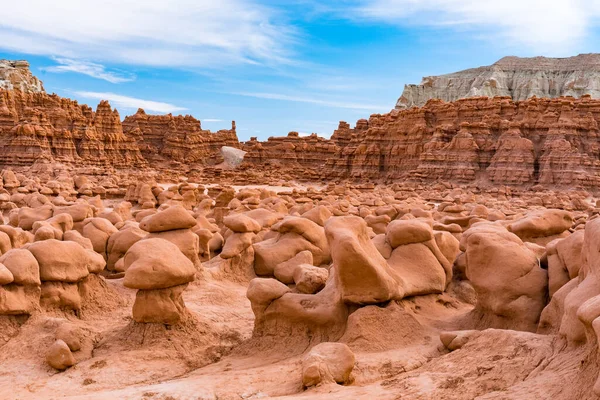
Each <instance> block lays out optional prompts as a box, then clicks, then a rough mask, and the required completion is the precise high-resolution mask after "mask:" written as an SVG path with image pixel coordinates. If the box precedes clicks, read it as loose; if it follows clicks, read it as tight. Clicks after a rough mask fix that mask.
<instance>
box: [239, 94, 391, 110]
mask: <svg viewBox="0 0 600 400" xmlns="http://www.w3.org/2000/svg"><path fill="white" fill-rule="evenodd" d="M231 94H236V95H239V96H246V97H255V98H259V99H268V100H283V101H293V102H297V103H310V104H317V105H320V106H325V107H332V108H349V109H353V110H367V111H379V112H387V111H389V109H390V107H389V106H385V105H375V104H361V103H349V102H344V101H336V100H324V99H317V98H313V97H301V96H288V95H285V94H279V93H263V92H235V93H231Z"/></svg>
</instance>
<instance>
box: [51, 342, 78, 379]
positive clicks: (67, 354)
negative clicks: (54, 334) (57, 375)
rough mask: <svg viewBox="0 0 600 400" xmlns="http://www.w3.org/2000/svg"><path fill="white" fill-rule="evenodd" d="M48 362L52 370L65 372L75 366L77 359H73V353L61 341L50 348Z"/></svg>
mask: <svg viewBox="0 0 600 400" xmlns="http://www.w3.org/2000/svg"><path fill="white" fill-rule="evenodd" d="M46 362H47V363H48V364H49V365H50V366H51V367H52V368H56V369H57V370H59V371H64V370H65V369H67V368H69V367H72V366H73V365H75V357H73V353H71V349H69V346H68V345H67V344H66V343H65V342H64V341H63V340H60V339H59V340H57V341H56V342H54V344H53V345H52V346H50V347H49V348H48V351H47V353H46Z"/></svg>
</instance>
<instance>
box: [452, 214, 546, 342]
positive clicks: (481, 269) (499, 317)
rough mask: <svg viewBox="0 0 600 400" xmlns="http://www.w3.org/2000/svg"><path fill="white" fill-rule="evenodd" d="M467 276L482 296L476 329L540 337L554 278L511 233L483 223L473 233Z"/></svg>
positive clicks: (465, 243)
mask: <svg viewBox="0 0 600 400" xmlns="http://www.w3.org/2000/svg"><path fill="white" fill-rule="evenodd" d="M461 247H462V248H464V249H466V252H465V255H466V270H465V273H466V276H467V278H468V279H469V281H471V283H472V285H473V288H474V289H475V291H476V292H477V304H476V306H475V309H474V310H473V311H472V317H473V321H474V322H475V325H476V326H475V327H476V328H478V329H479V328H500V329H515V330H525V331H531V332H535V331H536V329H537V324H538V321H539V318H540V314H541V312H542V309H543V308H544V306H545V305H546V296H547V290H548V274H547V272H546V270H544V269H542V268H541V266H540V263H539V260H538V258H537V257H536V255H535V253H533V252H532V251H531V250H530V249H529V248H528V247H527V246H526V245H525V244H524V243H523V242H522V241H521V239H519V237H518V236H516V235H515V234H513V233H510V232H508V231H507V230H506V228H504V227H502V226H500V225H495V224H490V223H483V224H481V225H479V224H478V225H476V226H474V227H472V228H470V229H469V230H467V231H466V232H465V233H464V234H463V237H462V240H461Z"/></svg>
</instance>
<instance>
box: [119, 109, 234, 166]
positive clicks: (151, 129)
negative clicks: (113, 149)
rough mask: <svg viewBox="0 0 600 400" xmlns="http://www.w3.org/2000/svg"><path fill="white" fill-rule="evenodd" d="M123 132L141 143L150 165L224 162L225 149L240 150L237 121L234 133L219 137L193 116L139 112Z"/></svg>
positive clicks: (127, 119) (126, 122)
mask: <svg viewBox="0 0 600 400" xmlns="http://www.w3.org/2000/svg"><path fill="white" fill-rule="evenodd" d="M123 131H124V133H125V134H127V135H128V136H131V137H133V138H135V139H136V140H137V143H138V145H139V148H140V151H141V152H142V155H143V157H144V158H145V159H146V160H148V161H150V162H161V161H174V162H180V163H198V162H200V163H206V162H209V163H211V164H215V163H220V162H223V157H222V156H221V147H223V146H230V147H239V146H240V144H239V141H238V138H237V134H236V128H235V121H232V124H231V129H223V130H220V131H218V132H216V133H214V134H213V133H212V132H211V131H209V130H203V129H202V126H201V123H200V121H199V120H197V119H196V118H194V117H192V116H191V115H186V116H182V115H178V116H173V115H172V114H167V115H149V114H146V113H145V112H144V110H142V109H139V110H138V111H137V112H136V113H135V114H134V115H130V116H127V117H125V120H124V121H123Z"/></svg>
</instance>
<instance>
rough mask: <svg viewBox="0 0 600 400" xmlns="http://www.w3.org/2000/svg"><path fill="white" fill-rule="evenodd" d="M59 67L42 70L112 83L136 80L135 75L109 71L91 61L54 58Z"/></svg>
mask: <svg viewBox="0 0 600 400" xmlns="http://www.w3.org/2000/svg"><path fill="white" fill-rule="evenodd" d="M53 60H54V61H56V62H57V63H58V64H59V65H54V66H50V67H43V68H40V69H41V70H43V71H48V72H57V73H62V72H75V73H78V74H83V75H87V76H91V77H92V78H96V79H102V80H105V81H108V82H110V83H123V82H131V81H133V80H134V79H135V75H132V74H129V73H123V72H118V71H109V70H107V69H106V67H104V65H101V64H96V63H93V62H89V61H82V60H72V59H70V58H61V57H53Z"/></svg>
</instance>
